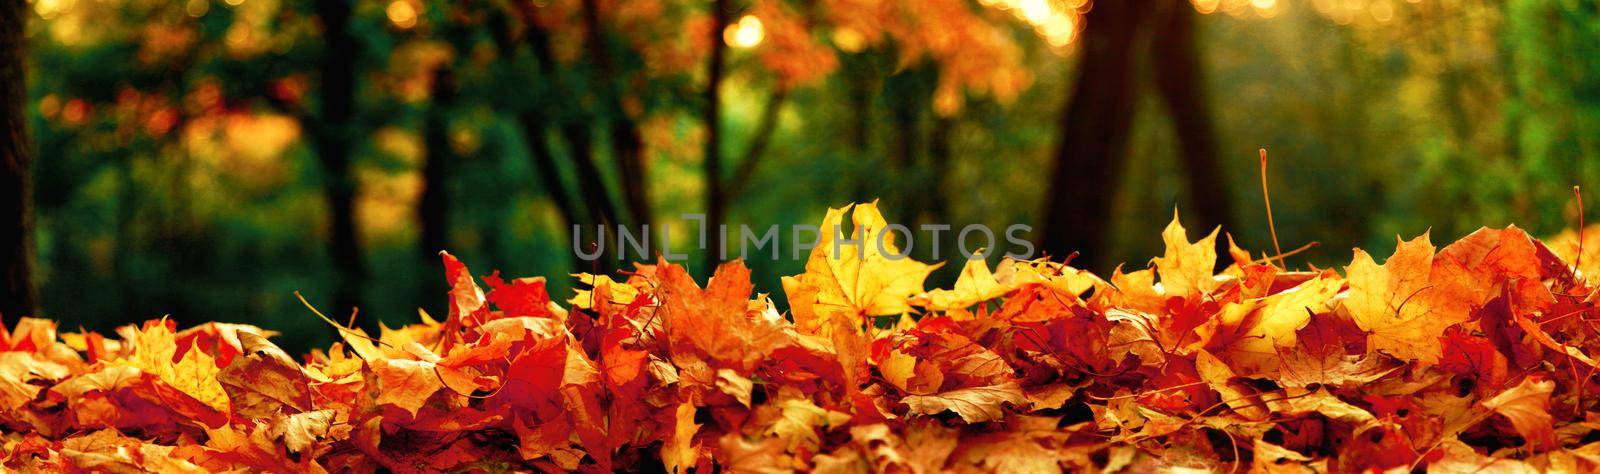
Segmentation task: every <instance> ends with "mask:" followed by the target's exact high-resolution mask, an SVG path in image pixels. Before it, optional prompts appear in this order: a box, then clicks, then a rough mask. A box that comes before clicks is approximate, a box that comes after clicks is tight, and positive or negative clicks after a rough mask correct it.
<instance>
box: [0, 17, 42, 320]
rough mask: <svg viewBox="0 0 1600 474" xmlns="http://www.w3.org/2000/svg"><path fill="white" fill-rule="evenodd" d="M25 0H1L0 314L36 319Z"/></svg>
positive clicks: (37, 302) (36, 293) (37, 299)
mask: <svg viewBox="0 0 1600 474" xmlns="http://www.w3.org/2000/svg"><path fill="white" fill-rule="evenodd" d="M27 8H28V4H27V2H26V1H25V0H0V166H3V168H0V221H4V222H6V224H4V225H0V272H4V273H3V274H0V316H3V317H8V318H13V319H12V320H13V321H15V318H19V317H23V316H36V315H38V311H39V306H38V304H39V295H38V290H37V288H35V287H34V282H33V250H34V249H33V246H34V242H33V222H34V220H33V155H32V150H30V149H29V148H30V147H31V146H32V145H33V141H32V140H29V139H28V128H27V125H28V124H27V117H26V116H25V115H24V114H23V108H24V107H25V105H24V104H26V103H27V98H28V96H27V94H28V90H27V87H26V85H25V82H26V80H27V75H26V74H25V73H24V71H23V67H24V65H23V64H24V63H25V62H26V56H27V55H26V50H27V49H26V47H25V46H26V45H25V44H24V37H23V32H22V30H23V28H24V26H25V25H24V22H25V20H26V18H27V16H28V11H27Z"/></svg>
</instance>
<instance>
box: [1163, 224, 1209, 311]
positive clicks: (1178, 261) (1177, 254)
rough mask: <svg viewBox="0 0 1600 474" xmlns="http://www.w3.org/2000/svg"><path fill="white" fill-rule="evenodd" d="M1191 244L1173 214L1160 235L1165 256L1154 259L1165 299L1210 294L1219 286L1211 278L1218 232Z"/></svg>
mask: <svg viewBox="0 0 1600 474" xmlns="http://www.w3.org/2000/svg"><path fill="white" fill-rule="evenodd" d="M1219 229H1220V228H1218V229H1212V230H1211V234H1210V235H1207V236H1205V237H1203V238H1201V239H1200V240H1198V241H1195V242H1194V243H1190V242H1189V236H1188V234H1187V233H1186V231H1185V230H1184V229H1183V224H1180V223H1178V211H1176V210H1174V211H1172V222H1171V223H1169V224H1167V228H1166V230H1163V231H1161V240H1162V241H1163V242H1165V243H1166V245H1167V251H1166V254H1165V255H1163V256H1160V257H1156V259H1155V264H1156V274H1157V275H1160V276H1161V288H1162V290H1164V292H1165V293H1166V295H1167V296H1188V295H1191V294H1195V293H1201V294H1205V293H1210V292H1211V291H1212V290H1215V289H1217V286H1218V285H1219V283H1218V282H1217V279H1216V277H1215V276H1214V274H1215V273H1214V270H1216V265H1217V231H1218V230H1219Z"/></svg>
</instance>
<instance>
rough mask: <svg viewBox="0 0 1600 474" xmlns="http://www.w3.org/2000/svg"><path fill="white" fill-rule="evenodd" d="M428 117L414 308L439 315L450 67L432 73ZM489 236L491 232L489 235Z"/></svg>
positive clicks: (446, 239) (450, 164)
mask: <svg viewBox="0 0 1600 474" xmlns="http://www.w3.org/2000/svg"><path fill="white" fill-rule="evenodd" d="M431 92H432V94H430V95H431V102H430V106H429V109H428V112H427V117H426V118H425V119H424V120H423V126H422V128H423V130H422V142H423V148H424V149H425V153H424V154H425V155H426V156H424V157H423V160H424V161H423V164H422V196H421V197H420V198H419V199H418V202H417V223H418V224H419V225H420V231H419V232H418V234H419V235H418V239H417V258H418V262H419V263H421V267H420V268H422V269H423V272H422V274H423V275H424V277H423V278H420V279H418V291H417V292H416V294H415V296H414V297H415V298H416V301H415V302H414V303H415V306H416V307H419V308H424V309H426V310H428V312H429V314H440V313H439V312H438V309H440V305H437V304H435V303H434V302H435V301H438V300H439V299H438V298H437V296H438V293H439V292H438V291H437V290H438V289H440V288H441V287H440V286H439V279H438V278H437V277H435V276H434V275H437V274H438V270H439V269H440V268H441V267H440V266H439V265H440V263H439V251H441V250H448V249H449V246H450V189H449V186H450V175H451V174H452V168H454V162H455V161H456V159H455V158H456V157H455V153H454V152H453V151H452V150H451V148H450V120H449V116H450V115H449V114H450V111H451V109H452V108H454V105H455V98H456V91H455V73H454V71H453V67H452V66H451V65H448V64H446V65H442V66H440V67H439V68H438V69H436V70H434V72H433V87H432V88H431ZM491 233H492V232H491Z"/></svg>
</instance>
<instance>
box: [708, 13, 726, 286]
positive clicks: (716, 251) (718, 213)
mask: <svg viewBox="0 0 1600 474" xmlns="http://www.w3.org/2000/svg"><path fill="white" fill-rule="evenodd" d="M728 3H729V2H728V0H712V2H711V29H710V32H709V33H708V34H709V35H710V36H711V38H710V43H711V54H710V57H709V58H707V59H706V91H705V102H706V103H705V116H704V117H703V118H702V121H704V122H705V127H706V143H705V153H704V155H703V156H702V157H701V160H702V161H701V165H702V166H703V167H704V171H702V173H704V174H705V180H706V216H707V217H706V220H707V222H706V225H707V226H708V227H709V228H710V229H711V231H710V234H711V242H709V249H708V250H707V251H706V253H705V265H704V267H703V269H702V270H701V271H702V272H706V273H710V272H711V271H712V270H711V269H714V268H717V264H718V263H720V262H722V259H723V255H724V252H725V251H726V249H725V245H726V244H725V243H724V242H723V241H724V240H725V234H724V232H723V231H722V229H723V219H724V218H726V217H727V211H726V210H724V207H725V206H726V205H727V202H726V201H725V199H727V198H726V196H725V194H727V191H728V189H727V185H725V184H723V177H722V173H723V172H722V126H721V125H720V124H719V123H718V120H719V118H720V115H721V110H722V72H723V67H724V64H723V55H724V54H725V53H726V52H727V50H728V47H727V45H726V44H725V43H724V41H723V33H722V31H723V30H724V29H727V27H728V15H729V13H730V12H729V11H728V8H729V7H730V5H728Z"/></svg>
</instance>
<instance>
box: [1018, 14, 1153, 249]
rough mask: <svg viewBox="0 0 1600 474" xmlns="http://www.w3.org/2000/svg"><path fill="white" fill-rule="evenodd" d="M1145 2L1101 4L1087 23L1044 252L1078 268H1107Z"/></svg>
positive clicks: (1064, 119)
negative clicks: (1073, 257) (1070, 259)
mask: <svg viewBox="0 0 1600 474" xmlns="http://www.w3.org/2000/svg"><path fill="white" fill-rule="evenodd" d="M1147 7H1148V1H1147V0H1122V1H1114V2H1097V3H1096V4H1095V8H1094V9H1093V10H1090V11H1089V13H1088V14H1087V17H1086V18H1084V22H1085V25H1086V26H1085V29H1084V32H1083V38H1082V41H1083V43H1082V44H1081V45H1080V48H1079V52H1078V54H1079V57H1080V58H1081V59H1080V60H1079V64H1078V70H1077V81H1075V84H1074V85H1073V90H1072V95H1071V96H1070V98H1069V99H1068V101H1067V106H1066V107H1065V108H1064V109H1063V113H1062V115H1061V124H1060V130H1061V132H1060V136H1059V138H1058V140H1060V142H1059V143H1058V144H1057V147H1056V151H1055V160H1056V164H1055V170H1054V172H1053V174H1052V178H1051V180H1050V191H1049V194H1048V195H1047V197H1046V199H1047V201H1046V202H1045V210H1044V219H1043V222H1042V223H1041V224H1042V226H1043V231H1042V235H1041V236H1040V239H1041V240H1040V242H1039V248H1040V250H1041V251H1043V252H1044V253H1045V254H1047V255H1049V256H1050V257H1052V258H1056V259H1060V258H1064V257H1066V256H1067V255H1068V254H1070V253H1072V252H1074V251H1077V252H1081V253H1082V257H1080V258H1079V260H1077V262H1079V264H1080V265H1084V266H1087V267H1089V268H1097V269H1098V268H1100V267H1101V266H1102V265H1103V264H1104V263H1105V262H1107V260H1108V259H1107V256H1106V255H1105V251H1106V240H1107V232H1108V231H1109V230H1110V225H1109V224H1110V221H1111V219H1110V218H1111V204H1112V199H1113V197H1114V196H1115V194H1116V191H1117V187H1118V183H1119V181H1120V180H1121V175H1122V169H1123V161H1125V160H1126V159H1127V148H1128V133H1129V130H1130V129H1131V128H1132V126H1133V115H1134V108H1135V105H1136V103H1135V98H1136V91H1137V88H1136V86H1135V78H1134V75H1135V74H1134V62H1133V56H1134V54H1133V52H1134V50H1135V44H1134V43H1135V42H1136V41H1137V40H1138V39H1139V36H1140V35H1139V31H1140V29H1141V28H1140V25H1141V24H1142V23H1143V21H1144V18H1145V14H1146V13H1148V8H1147Z"/></svg>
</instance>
